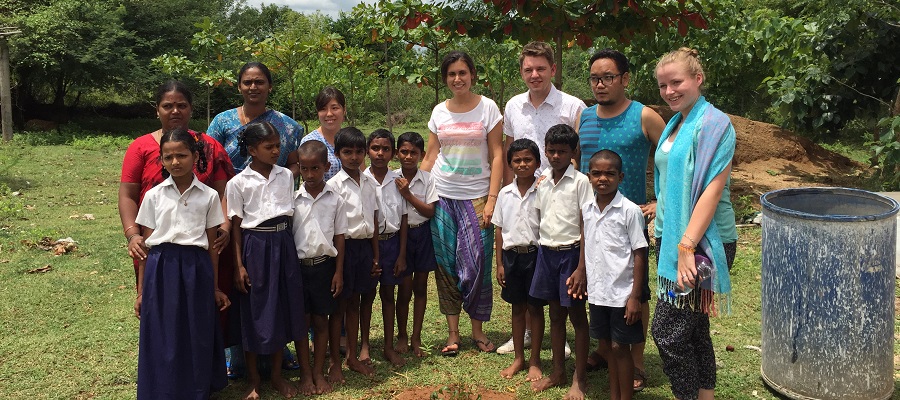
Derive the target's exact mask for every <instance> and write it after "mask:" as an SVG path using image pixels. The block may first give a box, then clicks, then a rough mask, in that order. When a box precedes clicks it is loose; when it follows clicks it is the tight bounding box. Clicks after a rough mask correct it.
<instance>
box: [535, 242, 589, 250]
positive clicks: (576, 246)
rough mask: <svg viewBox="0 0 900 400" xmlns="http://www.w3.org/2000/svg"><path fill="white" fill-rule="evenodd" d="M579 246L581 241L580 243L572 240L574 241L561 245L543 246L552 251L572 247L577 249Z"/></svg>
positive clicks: (570, 248)
mask: <svg viewBox="0 0 900 400" xmlns="http://www.w3.org/2000/svg"><path fill="white" fill-rule="evenodd" d="M579 247H581V243H580V242H574V243H569V244H564V245H562V246H544V248H545V249H547V250H552V251H565V250H572V249H577V248H579Z"/></svg>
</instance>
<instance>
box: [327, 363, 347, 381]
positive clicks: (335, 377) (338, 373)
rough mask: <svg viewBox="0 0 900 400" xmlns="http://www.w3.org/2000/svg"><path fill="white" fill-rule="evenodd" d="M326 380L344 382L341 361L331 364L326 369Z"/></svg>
mask: <svg viewBox="0 0 900 400" xmlns="http://www.w3.org/2000/svg"><path fill="white" fill-rule="evenodd" d="M328 382H329V383H332V384H336V383H344V370H343V369H341V363H339V362H336V363H332V364H331V368H329V369H328Z"/></svg>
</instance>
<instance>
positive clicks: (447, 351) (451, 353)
mask: <svg viewBox="0 0 900 400" xmlns="http://www.w3.org/2000/svg"><path fill="white" fill-rule="evenodd" d="M453 346H456V348H455V349H451V347H453ZM457 354H459V342H453V343H449V344H447V345H445V346H444V348H443V349H441V355H442V356H444V357H456V355H457Z"/></svg>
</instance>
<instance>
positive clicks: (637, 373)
mask: <svg viewBox="0 0 900 400" xmlns="http://www.w3.org/2000/svg"><path fill="white" fill-rule="evenodd" d="M634 380H635V382H639V383H638V384H637V385H635V386H634V391H635V392H640V391H641V390H644V389H646V388H647V373H646V372H644V371H641V370H640V368H638V367H634Z"/></svg>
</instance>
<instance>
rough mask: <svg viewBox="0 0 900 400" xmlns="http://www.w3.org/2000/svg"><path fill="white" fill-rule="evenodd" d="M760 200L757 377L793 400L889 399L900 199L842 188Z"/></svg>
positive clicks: (806, 190) (773, 194)
mask: <svg viewBox="0 0 900 400" xmlns="http://www.w3.org/2000/svg"><path fill="white" fill-rule="evenodd" d="M761 203H762V207H763V213H762V214H763V218H762V300H761V302H762V366H761V371H762V378H763V380H764V381H765V382H766V384H768V385H769V386H770V387H772V388H773V389H775V390H777V391H778V392H781V393H782V394H784V395H786V396H788V397H790V398H794V399H822V400H826V399H828V400H830V399H842V400H854V399H860V400H862V399H865V400H880V399H887V398H889V397H890V396H891V393H892V392H893V390H894V378H893V373H894V273H895V263H896V259H895V253H896V244H897V219H896V214H897V211H898V210H900V206H898V204H897V202H896V201H894V200H892V199H890V198H887V197H883V196H880V195H877V194H875V193H870V192H866V191H863V190H856V189H845V188H797V189H784V190H776V191H772V192H769V193H766V194H764V195H763V196H762V198H761Z"/></svg>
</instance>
